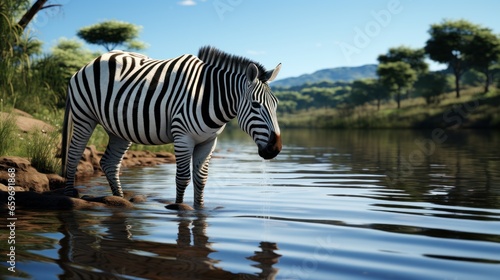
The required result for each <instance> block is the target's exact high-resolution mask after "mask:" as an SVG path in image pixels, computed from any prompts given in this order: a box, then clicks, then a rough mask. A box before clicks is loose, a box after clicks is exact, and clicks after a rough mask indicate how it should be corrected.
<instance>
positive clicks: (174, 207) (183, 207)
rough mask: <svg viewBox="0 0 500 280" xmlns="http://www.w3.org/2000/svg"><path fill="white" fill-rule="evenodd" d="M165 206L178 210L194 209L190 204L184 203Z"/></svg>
mask: <svg viewBox="0 0 500 280" xmlns="http://www.w3.org/2000/svg"><path fill="white" fill-rule="evenodd" d="M165 208H167V209H169V210H178V211H192V210H194V208H193V207H191V206H190V205H187V204H184V203H173V204H169V205H167V206H165Z"/></svg>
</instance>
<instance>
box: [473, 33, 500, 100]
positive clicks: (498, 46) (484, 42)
mask: <svg viewBox="0 0 500 280" xmlns="http://www.w3.org/2000/svg"><path fill="white" fill-rule="evenodd" d="M468 53H469V61H470V63H471V67H472V68H474V69H476V70H477V71H479V72H481V73H482V74H483V75H484V78H485V85H484V92H485V93H486V92H488V90H489V86H490V84H491V81H492V80H493V74H494V73H496V72H498V63H499V60H500V38H499V37H498V35H496V34H493V32H492V31H491V29H489V28H481V29H479V30H477V32H476V33H475V34H474V35H473V38H472V40H471V42H470V44H469V51H468Z"/></svg>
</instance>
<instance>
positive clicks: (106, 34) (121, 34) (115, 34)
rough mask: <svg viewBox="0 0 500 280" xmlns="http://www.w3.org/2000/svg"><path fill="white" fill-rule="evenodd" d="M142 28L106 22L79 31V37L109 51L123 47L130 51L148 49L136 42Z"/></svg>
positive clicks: (125, 23) (121, 22) (112, 21)
mask: <svg viewBox="0 0 500 280" xmlns="http://www.w3.org/2000/svg"><path fill="white" fill-rule="evenodd" d="M140 29H141V27H140V26H137V25H134V24H132V23H128V22H123V21H116V20H110V21H104V22H101V23H97V24H94V25H90V26H86V27H83V28H81V29H80V30H78V32H77V34H76V35H77V36H78V37H80V38H81V39H83V40H85V41H86V42H87V43H89V44H95V45H100V46H103V47H104V48H105V49H106V50H107V51H111V50H113V49H116V48H117V47H118V46H123V47H125V49H128V50H142V49H145V48H146V45H145V44H144V43H143V42H140V41H138V40H136V38H137V37H138V36H139V31H140Z"/></svg>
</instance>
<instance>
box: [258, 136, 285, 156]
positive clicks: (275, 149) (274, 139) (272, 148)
mask: <svg viewBox="0 0 500 280" xmlns="http://www.w3.org/2000/svg"><path fill="white" fill-rule="evenodd" d="M281 147H282V145H281V136H280V135H279V134H276V133H275V132H274V131H273V132H271V135H270V136H269V141H268V142H267V145H266V146H264V147H259V156H260V157H262V158H263V159H273V158H275V157H276V156H277V155H278V154H279V153H280V152H281Z"/></svg>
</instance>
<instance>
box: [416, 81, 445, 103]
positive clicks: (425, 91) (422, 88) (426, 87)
mask: <svg viewBox="0 0 500 280" xmlns="http://www.w3.org/2000/svg"><path fill="white" fill-rule="evenodd" d="M447 87H448V80H447V79H446V75H444V74H441V73H426V74H423V75H421V76H419V78H418V80H417V81H416V82H415V89H416V91H417V93H419V94H420V95H422V97H424V98H425V101H426V102H427V104H432V103H439V95H441V94H443V92H444V91H445V90H446V88H447Z"/></svg>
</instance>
